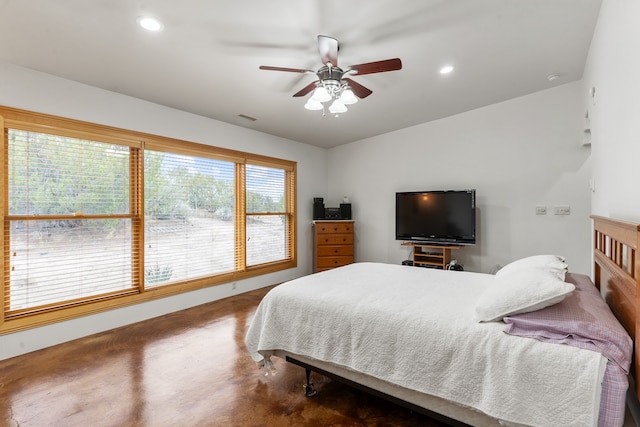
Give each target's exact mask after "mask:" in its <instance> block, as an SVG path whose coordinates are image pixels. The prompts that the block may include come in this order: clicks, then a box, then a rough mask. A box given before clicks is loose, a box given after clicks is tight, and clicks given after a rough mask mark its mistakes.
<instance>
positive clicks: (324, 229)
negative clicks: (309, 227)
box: [315, 222, 353, 234]
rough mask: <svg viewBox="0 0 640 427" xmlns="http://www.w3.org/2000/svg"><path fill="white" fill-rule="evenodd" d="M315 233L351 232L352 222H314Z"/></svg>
mask: <svg viewBox="0 0 640 427" xmlns="http://www.w3.org/2000/svg"><path fill="white" fill-rule="evenodd" d="M315 229H316V234H340V233H353V223H344V222H336V223H333V224H328V223H320V224H316V227H315Z"/></svg>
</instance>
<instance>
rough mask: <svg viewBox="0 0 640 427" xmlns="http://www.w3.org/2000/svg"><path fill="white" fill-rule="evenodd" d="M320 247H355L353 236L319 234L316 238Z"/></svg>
mask: <svg viewBox="0 0 640 427" xmlns="http://www.w3.org/2000/svg"><path fill="white" fill-rule="evenodd" d="M316 244H317V245H318V247H320V246H324V245H353V234H319V235H317V236H316Z"/></svg>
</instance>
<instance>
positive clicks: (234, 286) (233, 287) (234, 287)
mask: <svg viewBox="0 0 640 427" xmlns="http://www.w3.org/2000/svg"><path fill="white" fill-rule="evenodd" d="M236 288H237V285H236V282H233V283H232V284H231V290H233V291H235V290H236Z"/></svg>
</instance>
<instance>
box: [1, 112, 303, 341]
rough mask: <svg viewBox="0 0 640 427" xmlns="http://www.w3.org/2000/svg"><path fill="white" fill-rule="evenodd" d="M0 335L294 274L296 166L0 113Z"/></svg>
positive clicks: (22, 114)
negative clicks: (259, 278) (0, 260)
mask: <svg viewBox="0 0 640 427" xmlns="http://www.w3.org/2000/svg"><path fill="white" fill-rule="evenodd" d="M0 123H2V124H3V129H4V132H3V135H4V138H3V150H2V162H1V164H2V182H3V192H4V197H3V202H2V203H3V206H2V207H3V224H4V226H3V231H2V233H3V238H2V242H3V243H2V244H3V250H2V253H3V265H4V274H3V285H2V295H3V298H2V301H3V302H4V303H3V304H2V311H1V313H2V317H1V318H0V333H3V332H8V331H14V330H17V329H23V328H26V327H30V326H35V325H40V324H44V323H48V322H52V321H56V320H58V319H65V318H69V317H74V316H80V315H84V314H87V313H91V312H95V311H99V310H104V309H107V308H112V307H118V306H121V305H125V304H132V303H135V302H141V301H145V300H149V299H153V298H157V297H162V296H167V295H172V294H176V293H180V292H186V291H190V290H193V289H198V288H201V287H206V286H212V285H215V284H219V283H225V282H229V281H233V280H239V279H242V278H246V277H250V276H254V275H257V274H264V273H269V272H273V271H278V270H282V269H286V268H291V267H295V265H296V253H295V223H296V221H295V163H294V162H290V161H286V160H280V159H273V158H268V157H264V156H258V155H252V154H248V153H242V152H236V151H232V150H225V149H220V148H215V147H211V146H208V145H201V144H195V143H191V142H185V141H177V140H172V139H167V138H161V137H157V136H153V135H147V134H140V133H137V132H130V131H125V130H120V129H114V128H109V127H105V126H99V125H93V124H88V123H82V122H77V121H73V120H68V119H62V118H57V117H52V116H45V115H41V114H36V113H29V112H25V111H21V110H15V109H10V108H2V107H0Z"/></svg>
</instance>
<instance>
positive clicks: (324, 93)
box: [311, 86, 331, 102]
mask: <svg viewBox="0 0 640 427" xmlns="http://www.w3.org/2000/svg"><path fill="white" fill-rule="evenodd" d="M311 99H313V100H314V101H316V102H327V101H330V100H331V94H329V91H328V90H327V89H326V88H325V87H324V86H318V87H317V88H316V89H315V90H314V91H313V95H311Z"/></svg>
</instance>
